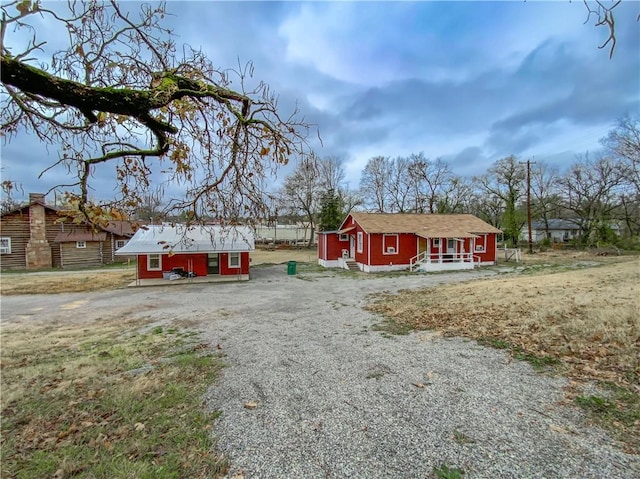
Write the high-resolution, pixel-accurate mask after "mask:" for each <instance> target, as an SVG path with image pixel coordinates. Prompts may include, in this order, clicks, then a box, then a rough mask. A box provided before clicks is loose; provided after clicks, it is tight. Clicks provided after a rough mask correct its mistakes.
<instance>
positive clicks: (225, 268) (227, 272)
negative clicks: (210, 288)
mask: <svg viewBox="0 0 640 479" xmlns="http://www.w3.org/2000/svg"><path fill="white" fill-rule="evenodd" d="M218 264H219V265H220V276H233V275H237V274H249V253H240V267H239V268H229V253H220V255H219V256H218Z"/></svg>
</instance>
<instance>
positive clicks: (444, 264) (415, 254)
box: [318, 213, 501, 272]
mask: <svg viewBox="0 0 640 479" xmlns="http://www.w3.org/2000/svg"><path fill="white" fill-rule="evenodd" d="M500 232H501V231H500V230H499V229H498V228H495V227H493V226H491V225H490V224H488V223H485V222H484V221H482V220H481V219H479V218H477V217H475V216H473V215H433V214H386V213H351V214H349V215H348V216H347V217H346V219H345V220H344V221H343V222H342V225H341V226H340V228H339V229H338V230H337V231H325V232H321V233H319V235H318V263H319V264H320V265H322V266H324V267H327V268H332V267H333V268H348V269H358V270H361V271H364V272H376V271H393V270H403V269H411V270H412V271H416V270H420V271H442V270H457V269H472V268H474V267H476V266H479V265H490V264H495V262H496V249H497V235H498V234H499V233H500Z"/></svg>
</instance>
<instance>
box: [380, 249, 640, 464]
mask: <svg viewBox="0 0 640 479" xmlns="http://www.w3.org/2000/svg"><path fill="white" fill-rule="evenodd" d="M626 260H627V261H626V262H621V263H613V264H607V265H603V266H597V267H587V268H580V269H572V270H569V271H567V270H566V268H565V269H564V270H563V271H561V272H555V273H550V272H549V271H550V270H553V269H554V268H553V267H551V268H550V267H541V268H536V267H533V268H531V269H530V271H534V272H532V273H529V274H527V273H526V272H525V273H521V274H519V275H517V276H516V275H511V274H509V275H507V276H505V277H502V278H494V279H487V280H479V281H478V280H476V281H471V282H467V283H462V284H452V285H446V286H438V287H437V288H427V289H423V290H419V291H404V292H401V293H400V294H397V295H392V294H389V295H385V296H384V297H382V298H378V300H377V301H376V302H375V303H373V304H372V305H371V306H370V309H371V310H372V311H374V312H378V313H381V314H382V315H384V316H385V317H386V318H387V320H386V323H383V325H382V326H381V328H382V329H387V330H388V331H394V332H403V331H408V330H411V329H429V330H435V331H436V332H437V333H436V334H443V335H446V336H463V337H469V338H473V339H476V340H479V342H481V343H483V344H487V345H490V346H494V347H497V348H503V349H509V350H510V351H511V354H512V355H513V356H514V357H515V358H517V359H523V360H527V361H529V362H531V363H532V364H533V365H534V366H535V367H537V368H540V369H546V367H547V366H553V368H554V369H555V370H557V371H560V372H562V373H563V374H566V375H567V376H569V377H570V378H572V379H573V380H574V382H573V383H572V385H574V386H576V387H575V388H573V389H574V390H573V391H569V396H568V398H570V399H571V398H574V399H575V400H576V402H577V404H579V405H580V406H581V407H583V408H584V409H586V410H587V411H588V412H589V413H590V414H591V417H592V418H593V419H594V421H596V422H598V423H600V424H601V425H603V426H604V427H607V428H609V429H610V430H611V431H612V432H613V434H614V435H615V436H616V437H618V438H619V439H621V440H622V441H625V442H626V444H627V446H628V449H629V451H631V452H637V451H638V447H639V445H640V314H639V313H638V311H639V310H640V294H639V293H640V262H639V261H638V259H634V260H631V261H629V259H628V258H626ZM618 261H619V260H618ZM562 268H563V267H562V266H560V269H562ZM555 269H556V270H557V269H558V268H557V267H556V268H555ZM535 271H537V272H535ZM590 380H596V381H598V382H599V383H600V384H602V385H603V386H605V387H606V388H608V389H609V391H610V393H609V395H606V394H605V395H604V396H602V395H591V396H586V397H585V396H580V395H579V394H580V391H579V387H578V386H579V385H580V384H582V383H583V381H590Z"/></svg>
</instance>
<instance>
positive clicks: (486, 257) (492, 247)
mask: <svg viewBox="0 0 640 479" xmlns="http://www.w3.org/2000/svg"><path fill="white" fill-rule="evenodd" d="M478 236H480V238H477V239H476V246H477V245H482V244H484V240H483V236H484V235H482V234H479V235H478ZM496 237H497V235H496V233H488V234H487V235H486V238H487V239H486V244H484V246H485V251H484V253H480V252H477V251H474V253H473V254H474V255H475V256H479V257H480V261H481V262H483V263H484V262H495V261H496V253H497V252H496V239H497V238H496Z"/></svg>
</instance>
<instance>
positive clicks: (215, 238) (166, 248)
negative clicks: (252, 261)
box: [116, 225, 255, 255]
mask: <svg viewBox="0 0 640 479" xmlns="http://www.w3.org/2000/svg"><path fill="white" fill-rule="evenodd" d="M254 249H255V246H254V239H253V230H252V229H251V228H249V227H247V226H201V225H196V226H185V225H174V226H168V225H148V226H143V227H141V228H140V229H139V230H138V231H136V234H135V235H133V237H132V238H131V239H130V240H129V241H128V242H127V244H126V245H124V246H123V247H122V248H120V249H119V250H117V251H116V254H117V255H134V254H158V253H169V252H173V253H176V254H179V253H220V252H234V253H235V252H243V251H253V250H254Z"/></svg>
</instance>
